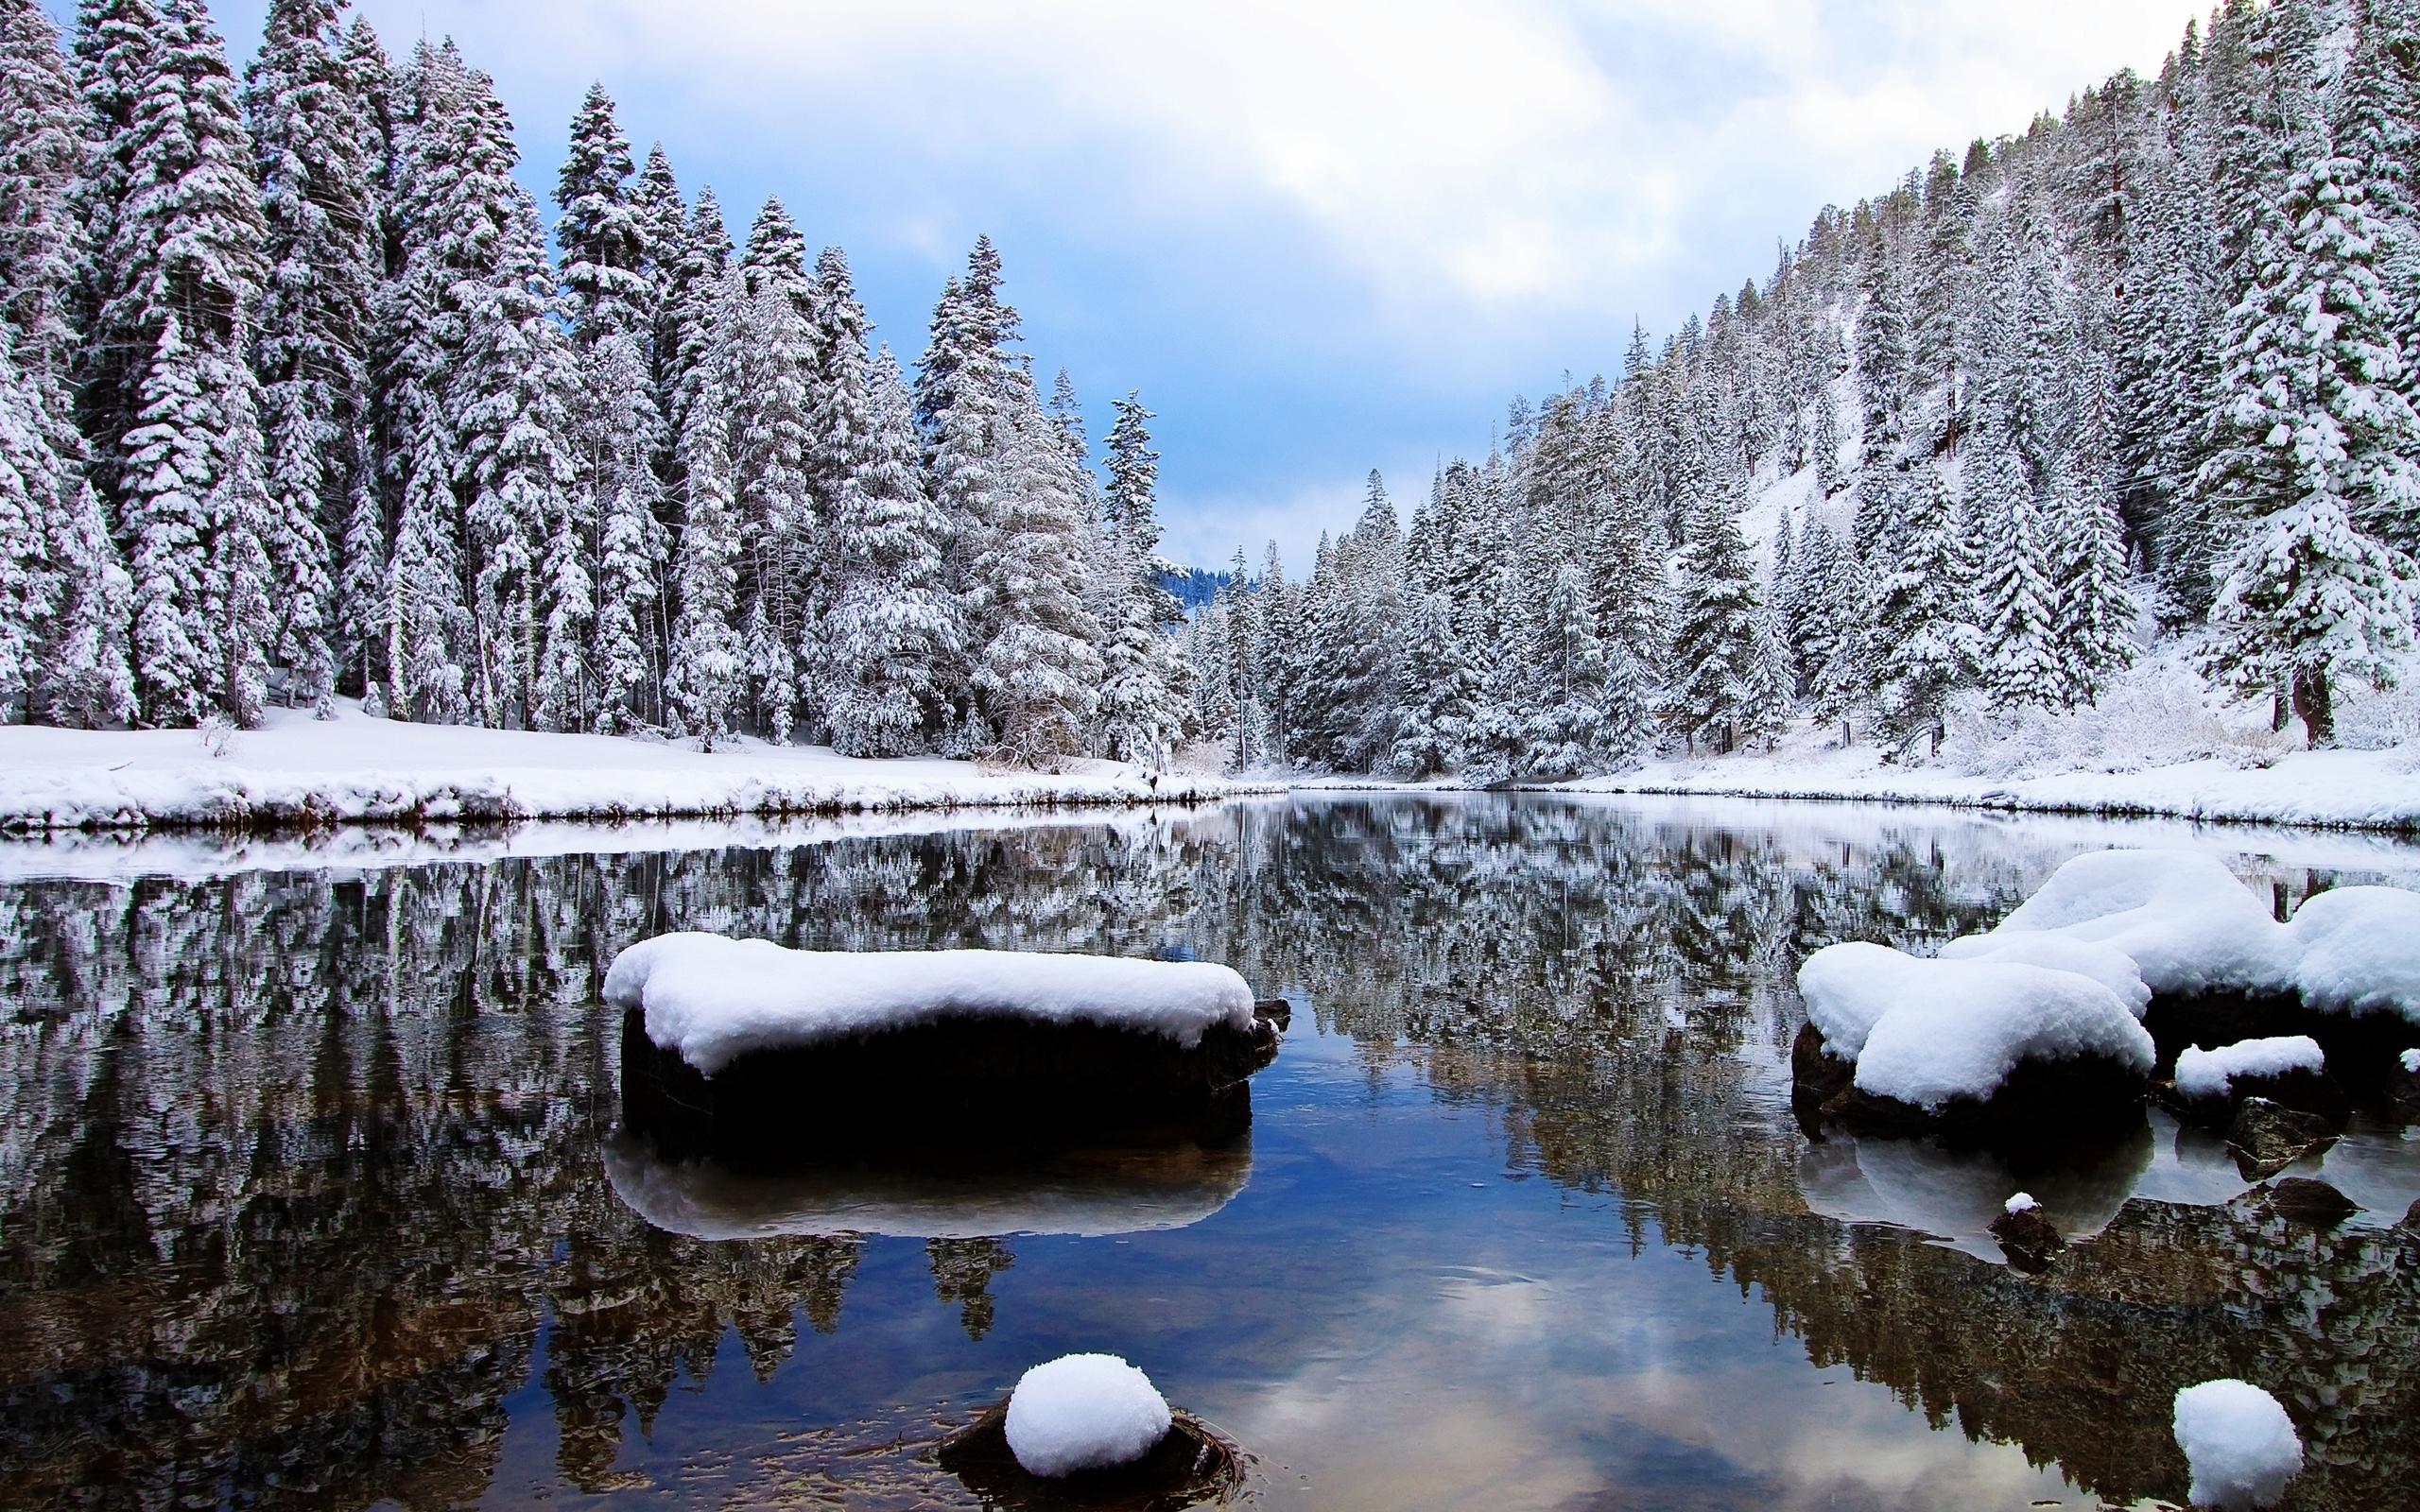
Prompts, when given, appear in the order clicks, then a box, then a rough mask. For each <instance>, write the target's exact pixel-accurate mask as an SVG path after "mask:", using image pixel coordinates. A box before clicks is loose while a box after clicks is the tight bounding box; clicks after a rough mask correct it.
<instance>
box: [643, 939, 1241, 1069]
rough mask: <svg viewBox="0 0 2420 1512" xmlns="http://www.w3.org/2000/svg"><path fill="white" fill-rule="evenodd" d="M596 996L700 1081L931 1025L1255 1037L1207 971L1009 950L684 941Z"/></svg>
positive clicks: (1229, 984)
mask: <svg viewBox="0 0 2420 1512" xmlns="http://www.w3.org/2000/svg"><path fill="white" fill-rule="evenodd" d="M605 997H606V999H607V1001H609V1002H611V1003H613V1004H614V1005H616V1006H618V1007H623V1008H637V1009H643V1010H644V1011H645V1014H646V1023H647V1035H648V1040H651V1041H652V1042H653V1043H654V1044H655V1046H656V1047H657V1048H658V1049H660V1050H665V1051H669V1052H672V1053H673V1054H676V1055H678V1056H679V1057H681V1058H682V1059H683V1060H684V1061H686V1062H688V1064H690V1065H691V1066H693V1067H695V1068H697V1069H698V1070H699V1071H700V1072H702V1073H704V1074H707V1075H709V1076H711V1075H713V1074H716V1073H717V1072H718V1071H720V1070H722V1068H723V1067H724V1066H726V1065H728V1064H729V1063H730V1062H731V1061H732V1060H733V1059H734V1058H735V1057H739V1056H743V1055H746V1054H749V1053H750V1052H752V1051H758V1050H786V1049H795V1048H799V1047H803V1046H806V1045H811V1044H816V1043H819V1042H821V1041H825V1040H837V1039H843V1038H849V1037H853V1036H861V1035H864V1034H867V1033H870V1032H873V1031H878V1030H885V1029H895V1028H902V1027H906V1026H908V1025H912V1024H920V1023H929V1022H935V1021H937V1020H942V1019H958V1018H991V1017H998V1018H1012V1019H1023V1020H1027V1021H1029V1022H1038V1023H1045V1024H1066V1023H1072V1022H1091V1023H1097V1024H1101V1025H1104V1026H1107V1027H1113V1028H1124V1029H1133V1030H1139V1031H1143V1032H1145V1033H1150V1034H1157V1035H1161V1036H1164V1037H1166V1038H1167V1039H1169V1040H1174V1041H1175V1042H1176V1043H1177V1044H1178V1045H1180V1046H1182V1047H1184V1048H1185V1049H1191V1048H1193V1047H1194V1046H1196V1045H1198V1044H1200V1043H1201V1036H1202V1033H1203V1031H1205V1030H1206V1029H1208V1028H1210V1027H1211V1026H1212V1025H1214V1024H1224V1025H1226V1026H1228V1027H1229V1028H1232V1029H1236V1030H1237V1031H1240V1032H1242V1033H1245V1034H1250V1033H1251V1032H1252V1029H1253V1011H1252V1010H1253V997H1252V989H1251V988H1249V987H1247V986H1246V985H1245V983H1244V979H1243V978H1242V977H1241V976H1238V975H1237V974H1236V972H1235V971H1232V970H1230V969H1229V968H1227V967H1224V966H1219V965H1215V964H1213V963H1210V962H1206V961H1138V960H1125V959H1120V958H1117V957H1113V956H1104V955H1051V954H1029V953H1023V952H1015V951H897V952H823V951H792V950H785V949H784V948H782V947H781V946H779V945H776V944H774V943H773V942H772V941H770V940H762V939H730V938H726V937H725V936H720V935H707V934H699V933H694V932H692V933H683V934H673V935H659V936H656V937H654V938H653V939H646V940H641V941H639V942H638V943H637V944H635V945H632V946H631V947H629V948H628V949H626V950H624V951H623V952H622V953H621V954H619V955H617V956H615V957H614V966H613V969H612V970H611V971H608V972H607V973H606V977H605Z"/></svg>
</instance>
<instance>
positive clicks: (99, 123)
mask: <svg viewBox="0 0 2420 1512" xmlns="http://www.w3.org/2000/svg"><path fill="white" fill-rule="evenodd" d="M77 50H78V59H79V61H80V63H81V65H82V66H81V73H82V77H83V85H84V90H85V95H86V99H87V102H88V103H89V104H90V105H91V106H92V107H93V109H94V113H95V129H96V130H97V131H98V132H99V133H100V137H99V141H98V143H97V145H96V147H95V159H96V163H97V171H96V172H95V176H94V178H93V179H92V180H90V182H89V184H88V189H87V196H86V200H85V204H86V224H87V226H88V227H89V228H90V229H91V230H92V232H93V233H94V239H93V246H92V254H91V258H90V261H89V263H88V266H89V268H90V274H89V278H88V289H87V293H86V296H85V298H86V299H87V300H88V301H89V305H88V307H89V308H90V309H91V310H92V311H93V312H94V314H93V318H92V323H91V326H90V327H89V329H88V330H87V332H86V338H85V343H84V348H83V357H82V361H81V363H80V364H79V368H80V376H81V382H80V386H79V393H80V395H81V408H82V410H83V417H82V418H83V420H84V422H85V433H86V435H87V436H88V437H90V438H91V439H92V443H93V446H94V450H95V461H96V463H97V464H98V466H97V467H96V470H95V471H96V472H97V474H98V478H99V481H100V482H101V484H102V486H103V488H104V490H106V491H108V492H109V494H110V496H111V502H112V504H113V505H114V507H115V510H116V514H117V519H118V528H117V534H118V535H119V536H120V537H121V538H122V539H124V540H125V541H127V542H128V544H129V548H130V549H129V554H128V557H129V559H128V566H129V569H130V577H131V579H132V613H133V624H132V634H131V649H132V653H133V663H134V664H133V671H134V675H135V679H136V688H137V693H138V698H139V702H140V708H141V713H142V716H143V717H144V718H145V719H146V720H147V721H148V722H150V723H154V724H176V723H196V722H199V720H201V719H203V718H204V717H207V716H209V715H211V714H222V715H225V716H227V717H230V718H233V719H234V720H236V721H237V722H239V723H245V724H250V723H251V722H253V721H255V720H257V719H258V718H259V717H260V713H261V700H262V696H263V692H264V683H265V679H266V674H267V666H266V662H267V653H268V648H269V647H270V646H271V645H273V644H275V640H276V636H275V628H276V627H275V625H274V623H273V621H272V619H271V614H270V607H269V599H268V583H267V581H266V573H267V566H266V562H267V558H266V556H265V553H264V551H263V546H262V541H261V534H262V532H263V531H264V529H265V528H266V525H267V520H266V514H267V495H266V490H265V489H264V487H263V483H262V479H261V473H260V420H259V415H258V411H257V409H256V407H255V398H256V389H255V387H254V383H253V379H252V373H251V366H250V364H249V362H248V360H247V359H248V357H249V355H250V352H249V349H250V347H251V329H250V326H249V324H248V319H249V317H250V314H251V309H252V306H253V303H254V301H255V300H256V298H257V295H258V290H259V287H260V278H261V274H262V272H263V264H262V259H261V233H262V228H261V211H260V204H259V192H258V189H257V186H256V185H255V184H254V182H253V180H252V174H251V142H250V139H249V138H248V137H247V136H246V134H245V132H244V128H243V122H242V120H241V117H240V113H239V112H238V110H237V107H236V95H235V82H234V78H233V75H232V74H231V73H230V72H229V70H228V67H227V57H226V49H225V48H224V47H223V46H222V45H221V43H219V40H218V35H217V32H216V30H215V29H214V28H213V27H212V26H211V24H210V20H209V16H208V13H207V12H206V11H205V10H204V9H202V7H201V6H200V4H199V0H180V3H172V4H169V5H165V6H161V7H156V8H155V7H153V6H151V5H149V4H147V3H146V0H87V4H86V6H85V8H84V9H83V12H82V14H81V16H80V18H79V25H78V37H77Z"/></svg>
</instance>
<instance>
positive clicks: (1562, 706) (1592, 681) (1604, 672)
mask: <svg viewBox="0 0 2420 1512" xmlns="http://www.w3.org/2000/svg"><path fill="white" fill-rule="evenodd" d="M1530 644H1531V648H1532V656H1531V676H1532V677H1534V678H1535V679H1536V689H1535V693H1534V702H1535V705H1536V712H1535V713H1532V714H1531V715H1530V720H1529V728H1528V729H1527V730H1526V731H1524V734H1525V739H1526V744H1527V747H1528V750H1529V758H1528V762H1527V767H1528V775H1530V776H1532V777H1543V778H1546V779H1547V780H1549V781H1552V780H1556V779H1562V778H1570V777H1584V776H1586V775H1588V774H1589V773H1591V772H1594V771H1599V770H1602V769H1603V767H1604V765H1605V763H1606V761H1607V758H1608V756H1609V755H1611V754H1613V753H1614V752H1616V751H1617V750H1618V749H1619V748H1620V743H1621V739H1622V736H1623V735H1624V733H1626V732H1624V731H1621V730H1615V729H1609V728H1608V726H1607V720H1606V716H1605V713H1606V712H1605V683H1606V679H1607V678H1608V676H1609V675H1610V668H1609V666H1608V663H1607V661H1606V657H1605V649H1604V645H1603V644H1602V643H1601V642H1600V641H1599V639H1598V636H1597V628H1596V626H1595V625H1594V624H1592V623H1591V616H1590V615H1589V612H1588V585H1587V583H1586V582H1585V581H1584V580H1583V579H1582V576H1581V575H1580V569H1579V568H1578V567H1577V566H1576V565H1573V564H1571V563H1569V562H1566V563H1564V565H1563V567H1562V568H1561V569H1559V570H1558V571H1557V572H1556V574H1555V576H1554V580H1553V586H1552V588H1551V589H1550V590H1549V591H1548V593H1547V600H1546V605H1545V611H1544V614H1543V616H1542V617H1541V619H1540V622H1539V624H1538V626H1537V627H1536V630H1535V632H1534V633H1533V635H1532V636H1531V638H1530Z"/></svg>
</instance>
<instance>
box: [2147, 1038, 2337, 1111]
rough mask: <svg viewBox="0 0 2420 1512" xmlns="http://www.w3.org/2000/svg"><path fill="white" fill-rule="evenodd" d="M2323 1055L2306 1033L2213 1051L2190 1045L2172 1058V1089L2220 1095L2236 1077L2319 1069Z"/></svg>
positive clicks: (2196, 1094) (2193, 1094)
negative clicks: (2174, 1087)
mask: <svg viewBox="0 0 2420 1512" xmlns="http://www.w3.org/2000/svg"><path fill="white" fill-rule="evenodd" d="M2326 1064H2327V1057H2326V1056H2325V1053H2323V1052H2322V1051H2321V1050H2320V1048H2319V1041H2318V1040H2313V1039H2312V1038H2311V1037H2310V1036H2308V1035H2307V1034H2290V1035H2279V1036H2276V1037H2274V1038H2272V1039H2267V1040H2238V1041H2236V1042H2235V1043H2234V1044H2231V1045H2221V1046H2220V1047H2219V1048H2218V1049H2216V1050H2204V1049H2203V1048H2202V1047H2201V1046H2200V1045H2194V1046H2192V1047H2190V1048H2188V1049H2187V1050H2184V1051H2181V1052H2179V1053H2178V1055H2177V1057H2176V1090H2177V1091H2180V1092H2183V1093H2184V1094H2185V1095H2186V1096H2187V1097H2224V1096H2227V1095H2228V1094H2229V1093H2230V1092H2231V1091H2233V1090H2234V1085H2235V1079H2236V1078H2237V1077H2238V1076H2243V1077H2256V1076H2282V1075H2284V1074H2286V1073H2288V1072H2290V1071H2311V1072H2316V1071H2321V1070H2324V1069H2325V1066H2326Z"/></svg>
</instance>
